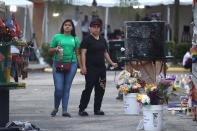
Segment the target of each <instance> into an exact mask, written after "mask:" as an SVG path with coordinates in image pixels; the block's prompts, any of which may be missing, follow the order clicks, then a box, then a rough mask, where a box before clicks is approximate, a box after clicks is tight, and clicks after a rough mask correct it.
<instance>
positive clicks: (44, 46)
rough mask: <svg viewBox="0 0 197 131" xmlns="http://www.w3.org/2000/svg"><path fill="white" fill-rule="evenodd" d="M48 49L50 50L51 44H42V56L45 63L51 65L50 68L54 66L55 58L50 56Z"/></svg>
mask: <svg viewBox="0 0 197 131" xmlns="http://www.w3.org/2000/svg"><path fill="white" fill-rule="evenodd" d="M48 49H49V44H46V43H44V44H42V51H41V54H40V55H41V56H42V57H43V58H44V61H45V62H46V63H47V64H49V65H50V66H52V64H53V56H51V55H49V53H48Z"/></svg>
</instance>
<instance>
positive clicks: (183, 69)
mask: <svg viewBox="0 0 197 131" xmlns="http://www.w3.org/2000/svg"><path fill="white" fill-rule="evenodd" d="M44 72H52V68H44ZM79 72H80V69H77V73H79ZM167 72H190V70H189V69H185V68H182V67H169V68H168V69H167Z"/></svg>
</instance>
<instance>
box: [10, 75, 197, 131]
mask: <svg viewBox="0 0 197 131" xmlns="http://www.w3.org/2000/svg"><path fill="white" fill-rule="evenodd" d="M117 74H118V73H116V72H114V71H108V72H107V88H106V91H105V96H104V98H103V104H102V110H103V111H105V114H106V115H105V116H95V115H94V114H93V103H94V102H93V100H94V99H93V97H94V93H93V92H92V96H91V100H90V103H89V105H88V107H87V110H86V111H87V112H88V113H89V116H88V117H80V116H78V105H79V101H80V96H81V92H82V90H83V89H84V86H85V80H84V76H82V75H80V73H77V74H76V76H75V78H74V80H73V84H72V88H71V92H70V99H69V105H68V112H69V113H71V115H72V118H65V117H62V116H61V113H62V110H61V106H60V109H59V112H58V114H57V116H56V117H53V118H52V117H50V112H51V110H52V109H53V94H54V85H53V77H52V73H48V72H30V73H29V75H28V78H27V79H26V80H25V82H26V84H27V86H26V89H24V90H11V91H10V121H13V120H21V121H29V122H31V123H33V124H35V125H37V126H38V127H40V128H41V129H42V130H43V131H136V128H137V126H138V123H139V122H140V120H141V119H142V118H143V116H142V113H140V115H126V114H124V108H123V107H124V103H123V101H119V100H116V99H115V97H116V96H117V89H116V87H115V82H114V79H115V77H116V75H117ZM180 74H184V73H183V72H178V73H177V75H180ZM163 117H164V123H163V124H164V131H195V130H196V129H197V123H196V122H193V121H192V117H191V116H187V115H185V114H178V113H177V114H176V115H172V114H171V112H169V111H167V110H166V106H164V114H163Z"/></svg>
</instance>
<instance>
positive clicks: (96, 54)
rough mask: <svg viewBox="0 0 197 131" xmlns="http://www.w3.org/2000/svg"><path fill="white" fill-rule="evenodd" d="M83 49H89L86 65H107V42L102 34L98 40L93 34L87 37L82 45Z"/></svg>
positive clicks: (100, 66)
mask: <svg viewBox="0 0 197 131" xmlns="http://www.w3.org/2000/svg"><path fill="white" fill-rule="evenodd" d="M80 48H81V49H87V53H86V66H87V68H88V67H90V66H91V67H92V66H93V67H99V68H102V67H105V58H104V52H105V50H107V43H106V40H105V39H104V37H102V36H100V37H99V39H98V40H96V39H95V38H94V37H93V36H92V35H89V36H88V37H86V38H85V39H84V40H83V41H82V43H81V46H80Z"/></svg>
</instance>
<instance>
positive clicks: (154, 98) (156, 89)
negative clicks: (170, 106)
mask: <svg viewBox="0 0 197 131" xmlns="http://www.w3.org/2000/svg"><path fill="white" fill-rule="evenodd" d="M172 85H173V80H167V79H164V78H160V79H159V80H158V82H157V84H146V85H145V90H144V91H145V94H139V95H138V97H137V101H138V102H139V103H141V104H145V105H147V104H150V105H159V104H164V103H167V101H168V96H169V94H170V88H169V87H171V86H172Z"/></svg>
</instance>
